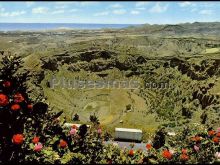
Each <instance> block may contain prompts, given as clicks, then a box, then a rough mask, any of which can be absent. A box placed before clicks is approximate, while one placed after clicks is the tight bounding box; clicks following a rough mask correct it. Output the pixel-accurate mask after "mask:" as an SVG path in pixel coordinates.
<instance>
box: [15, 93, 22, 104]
mask: <svg viewBox="0 0 220 165" xmlns="http://www.w3.org/2000/svg"><path fill="white" fill-rule="evenodd" d="M22 101H24V97H23V96H22V94H20V93H17V94H15V95H14V102H16V103H20V102H22Z"/></svg>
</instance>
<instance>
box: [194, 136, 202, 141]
mask: <svg viewBox="0 0 220 165" xmlns="http://www.w3.org/2000/svg"><path fill="white" fill-rule="evenodd" d="M192 141H195V142H200V141H201V137H199V136H195V137H192Z"/></svg>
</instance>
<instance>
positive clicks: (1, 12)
mask: <svg viewBox="0 0 220 165" xmlns="http://www.w3.org/2000/svg"><path fill="white" fill-rule="evenodd" d="M4 11H5V10H4V9H1V10H0V16H2V17H16V16H20V15H23V14H25V13H26V11H24V10H22V11H13V12H4Z"/></svg>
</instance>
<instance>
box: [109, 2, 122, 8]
mask: <svg viewBox="0 0 220 165" xmlns="http://www.w3.org/2000/svg"><path fill="white" fill-rule="evenodd" d="M110 7H111V8H122V7H123V6H122V5H121V4H120V3H115V4H112V5H110Z"/></svg>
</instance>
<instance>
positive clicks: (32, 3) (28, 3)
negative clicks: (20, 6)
mask: <svg viewBox="0 0 220 165" xmlns="http://www.w3.org/2000/svg"><path fill="white" fill-rule="evenodd" d="M25 3H26V6H27V7H31V6H32V5H34V4H35V3H34V2H31V1H30V2H28V1H27V2H25Z"/></svg>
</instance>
